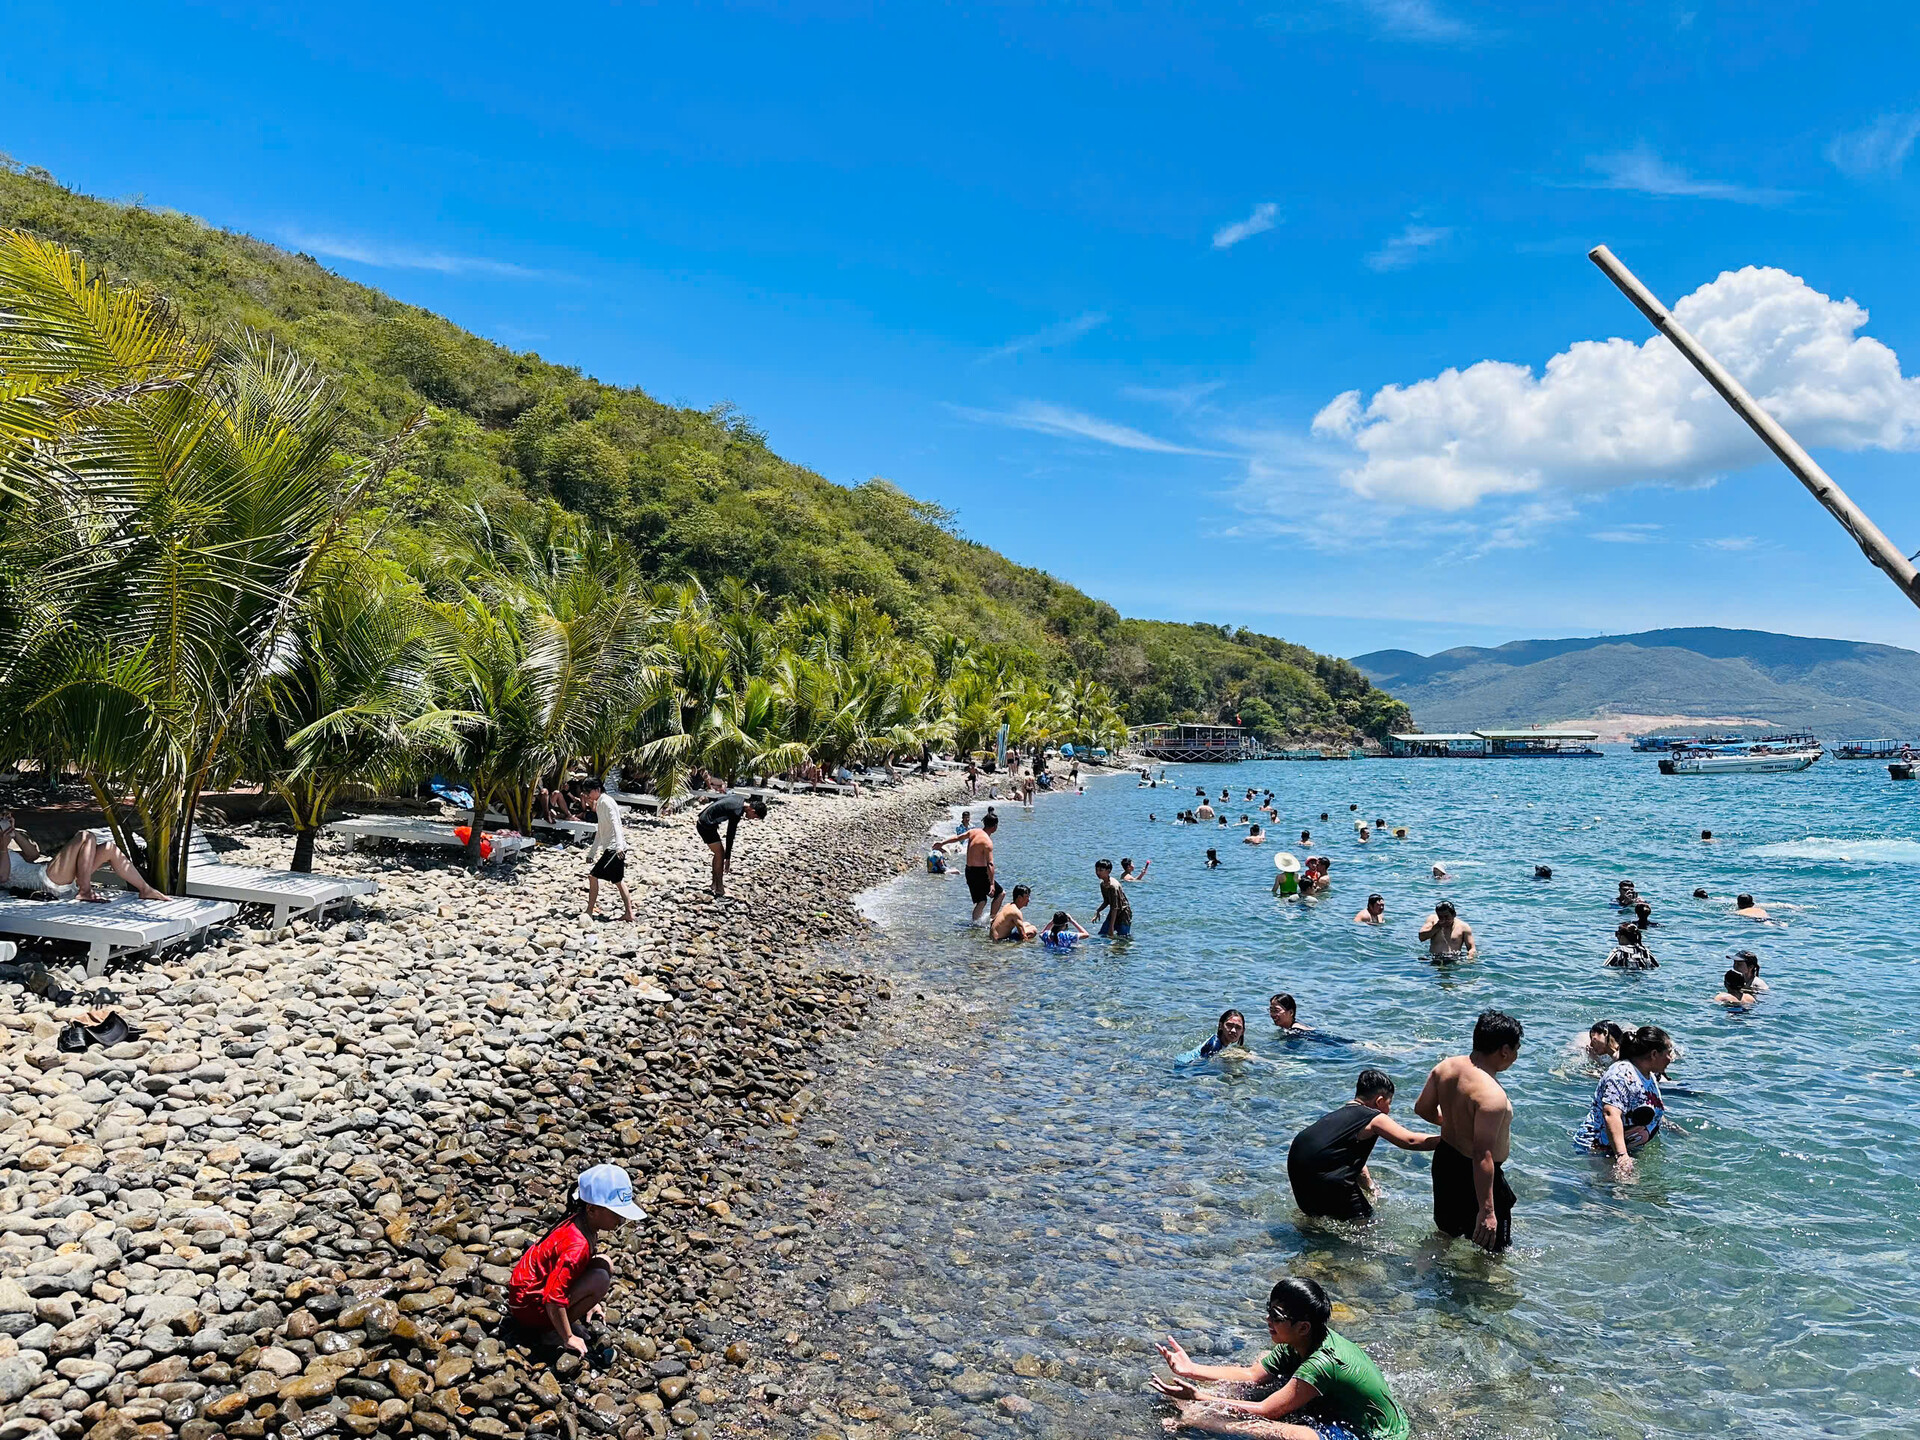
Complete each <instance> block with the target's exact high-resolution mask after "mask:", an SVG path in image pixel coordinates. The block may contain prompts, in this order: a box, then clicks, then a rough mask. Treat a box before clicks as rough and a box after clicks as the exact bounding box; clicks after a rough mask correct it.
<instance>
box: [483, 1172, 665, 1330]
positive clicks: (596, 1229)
mask: <svg viewBox="0 0 1920 1440" xmlns="http://www.w3.org/2000/svg"><path fill="white" fill-rule="evenodd" d="M646 1218H647V1213H646V1211H644V1210H642V1209H641V1208H640V1207H639V1206H638V1205H635V1204H634V1203H633V1182H632V1181H631V1180H629V1179H628V1178H627V1172H626V1171H625V1170H622V1169H621V1168H620V1167H619V1166H618V1165H596V1166H594V1167H593V1168H592V1169H591V1170H589V1171H587V1172H586V1173H585V1174H583V1175H582V1176H581V1177H580V1183H579V1185H578V1186H577V1187H576V1188H575V1190H574V1198H573V1201H572V1203H570V1204H569V1205H568V1206H567V1213H566V1214H565V1215H564V1216H562V1217H561V1219H560V1223H559V1224H558V1225H556V1226H554V1227H553V1229H551V1230H549V1231H548V1232H547V1233H546V1234H545V1235H544V1236H542V1237H541V1238H540V1239H539V1240H536V1241H535V1242H534V1243H533V1244H532V1245H531V1246H530V1247H528V1249H527V1253H526V1254H524V1255H522V1256H521V1257H520V1259H519V1260H518V1262H516V1263H515V1265H514V1267H513V1276H512V1278H511V1279H509V1280H508V1281H507V1315H508V1317H509V1318H510V1319H511V1320H512V1321H513V1323H514V1325H515V1326H517V1327H518V1328H519V1329H520V1330H521V1331H522V1332H523V1333H524V1334H526V1335H527V1336H528V1337H529V1338H530V1339H533V1340H534V1341H535V1342H536V1343H539V1342H543V1341H544V1342H545V1343H547V1344H559V1345H564V1346H565V1347H567V1348H568V1349H570V1350H573V1351H575V1352H577V1353H578V1354H581V1355H585V1354H586V1353H587V1342H586V1338H585V1337H584V1336H582V1335H579V1334H577V1333H575V1331H574V1328H573V1327H574V1326H575V1325H576V1324H585V1323H587V1322H588V1321H593V1320H600V1319H604V1318H605V1315H606V1308H605V1305H604V1303H603V1302H604V1301H605V1300H606V1298H607V1291H608V1290H609V1289H611V1288H612V1286H613V1270H612V1267H610V1266H609V1265H608V1264H607V1262H606V1261H605V1260H604V1259H602V1258H601V1257H600V1256H598V1255H596V1254H595V1253H594V1241H595V1240H596V1239H597V1238H598V1237H599V1236H600V1235H602V1234H611V1233H612V1232H613V1231H615V1230H618V1229H619V1228H620V1227H621V1226H622V1225H624V1224H626V1223H627V1221H629V1220H644V1219H646Z"/></svg>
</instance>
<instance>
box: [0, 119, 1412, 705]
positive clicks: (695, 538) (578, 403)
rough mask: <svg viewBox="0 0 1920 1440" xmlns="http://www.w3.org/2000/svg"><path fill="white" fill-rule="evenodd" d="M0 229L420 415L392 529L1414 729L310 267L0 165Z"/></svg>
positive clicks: (1212, 638) (879, 484)
mask: <svg viewBox="0 0 1920 1440" xmlns="http://www.w3.org/2000/svg"><path fill="white" fill-rule="evenodd" d="M0 161H4V157H0ZM0 226H4V227H12V228H20V229H25V230H30V231H33V232H35V233H37V234H39V235H42V236H44V237H46V238H48V239H52V240H56V241H59V242H60V243H61V244H64V245H68V246H70V247H72V248H73V249H75V250H77V251H79V252H80V253H81V254H82V255H84V256H85V257H86V258H87V259H88V261H89V262H90V263H92V264H94V265H96V266H97V267H99V268H100V269H102V270H104V271H105V272H106V273H108V274H109V275H111V276H114V277H116V278H120V279H126V280H132V281H135V282H137V283H139V284H141V285H143V286H146V287H149V288H150V289H152V290H154V291H157V292H158V293H160V294H162V295H164V296H166V297H167V298H168V299H169V300H170V301H171V302H172V303H173V304H175V305H176V306H178V307H179V309H180V310H181V311H182V312H183V313H185V314H186V315H188V316H189V317H191V318H192V319H194V320H195V321H197V322H200V323H203V324H205V325H208V326H210V327H216V328H225V327H230V326H240V325H244V326H248V327H251V328H252V329H254V330H257V331H260V332H263V333H265V334H268V335H271V336H273V337H274V338H275V339H277V340H282V341H285V342H286V343H287V344H288V345H290V346H292V347H293V348H295V349H297V350H298V351H299V352H300V353H301V354H303V355H304V356H306V357H307V358H308V359H310V360H313V361H316V362H318V363H319V364H320V365H321V366H323V367H324V368H325V369H327V370H328V371H330V372H331V373H332V374H333V375H335V376H336V377H337V378H338V381H339V384H340V386H341V389H342V392H343V395H344V398H345V402H346V404H347V407H348V409H349V410H350V412H351V414H352V416H353V417H354V420H355V422H356V424H358V425H359V426H360V427H361V430H362V432H363V434H364V435H365V436H366V438H367V439H368V440H371V439H373V438H374V437H376V436H380V435H385V434H389V433H391V432H392V431H393V430H394V429H395V428H396V427H397V426H398V425H400V424H401V423H402V422H403V421H405V420H406V419H407V418H408V417H410V416H412V415H414V414H416V413H418V412H420V411H421V410H423V409H424V410H426V411H427V412H428V413H429V414H430V416H431V417H432V419H433V421H434V423H433V425H432V426H431V428H430V429H429V431H428V433H427V436H426V438H425V440H424V442H423V444H422V446H421V448H420V451H419V453H418V454H417V455H416V456H415V457H414V463H413V465H412V468H411V469H409V470H407V471H405V472H403V473H400V474H398V475H397V476H396V477H395V479H394V482H393V484H392V486H391V488H390V490H389V492H388V493H387V494H386V495H385V496H383V497H382V503H383V504H384V505H385V506H386V507H387V509H388V510H389V511H390V512H391V513H392V514H393V515H394V516H395V518H397V519H399V520H401V521H404V522H405V523H408V524H412V525H417V526H427V527H430V526H432V525H433V524H434V523H435V521H436V519H437V518H439V517H444V516H445V515H447V514H449V513H450V512H451V510H452V509H454V508H455V507H465V506H472V505H475V504H479V505H487V506H502V505H526V504H530V503H541V502H545V503H558V504H560V505H562V506H565V507H567V508H568V509H571V510H574V511H577V512H580V513H582V514H584V515H586V516H588V517H590V518H591V519H593V520H594V521H596V522H598V523H600V524H602V525H604V526H606V527H608V528H610V529H612V530H615V531H617V532H619V533H620V534H621V535H623V536H625V537H626V538H627V539H628V540H629V541H631V542H632V543H633V544H634V545H635V546H637V547H638V548H639V550H640V552H641V554H642V555H643V557H644V558H645V560H646V562H647V564H648V566H649V567H650V568H651V569H652V570H653V572H654V573H655V574H657V576H658V577H659V578H661V579H675V578H679V577H681V576H687V575H690V576H693V577H695V578H697V579H699V580H701V581H703V582H706V583H712V582H715V581H717V580H719V579H720V578H722V577H726V576H733V577H737V578H739V579H742V580H745V581H748V582H750V583H753V584H755V585H758V586H760V587H762V588H763V589H765V590H767V591H768V592H770V593H772V594H774V595H779V596H786V595H800V596H811V595H819V594H824V593H827V592H831V591H834V590H848V591H853V592H856V593H859V594H864V595H869V596H872V597H873V599H874V601H875V603H876V604H878V605H879V606H880V607H881V608H882V609H884V610H885V611H887V612H888V613H889V614H891V615H893V616H894V617H895V619H896V620H898V621H899V622H900V623H901V624H902V625H903V626H904V627H905V628H907V629H908V630H909V631H910V632H913V633H929V632H933V631H941V630H944V631H951V632H952V633H954V634H957V635H961V636H965V637H966V638H968V639H969V640H972V641H975V642H984V643H987V644H991V645H995V646H1000V647H1004V648H1006V649H1008V650H1010V651H1012V652H1014V653H1015V654H1017V655H1019V656H1022V657H1024V659H1025V660H1026V663H1027V664H1028V665H1029V666H1030V668H1032V669H1033V670H1035V671H1037V672H1040V673H1042V674H1044V675H1046V676H1048V677H1051V678H1065V677H1067V676H1069V675H1072V674H1076V673H1078V674H1090V675H1093V676H1094V677H1096V678H1098V679H1100V680H1102V681H1104V682H1105V683H1106V684H1107V685H1108V686H1109V687H1110V688H1111V689H1112V690H1113V691H1114V693H1115V696H1116V698H1117V699H1118V700H1119V701H1120V703H1121V705H1122V708H1123V711H1124V713H1125V714H1126V716H1127V718H1128V719H1129V720H1130V721H1131V722H1133V723H1136V724H1138V723H1144V722H1148V721H1158V720H1169V719H1205V720H1228V721H1231V720H1232V719H1233V717H1234V716H1235V715H1238V716H1240V717H1241V718H1242V720H1244V722H1245V723H1247V724H1248V725H1250V726H1252V727H1253V728H1254V729H1256V730H1258V731H1260V732H1261V733H1263V734H1265V735H1268V736H1272V737H1276V738H1280V737H1287V736H1304V735H1328V736H1341V735H1347V734H1350V733H1352V732H1353V731H1355V730H1359V731H1365V732H1367V733H1371V734H1376V735H1378V734H1381V733H1384V732H1385V731H1386V730H1389V729H1392V728H1394V727H1395V726H1399V725H1404V724H1405V723H1406V711H1405V709H1404V707H1401V706H1399V705H1397V703H1396V702H1394V701H1393V700H1392V699H1391V697H1389V696H1387V695H1385V694H1383V693H1382V692H1380V691H1378V690H1375V689H1374V688H1373V687H1372V686H1371V684H1370V683H1369V682H1368V680H1367V679H1366V677H1365V676H1364V675H1362V674H1361V673H1360V671H1359V670H1357V669H1356V668H1355V667H1354V666H1352V665H1350V664H1348V663H1347V662H1346V661H1345V660H1339V659H1335V658H1333V657H1330V656H1325V655H1319V654H1316V653H1314V652H1313V651H1310V650H1308V649H1306V648H1305V647H1303V646H1298V645H1291V644H1288V643H1287V642H1285V641H1283V640H1278V639H1275V638H1273V637H1271V636H1265V635H1258V634H1255V633H1253V632H1251V631H1245V630H1239V631H1229V630H1227V629H1225V628H1223V627H1219V626H1211V625H1172V624H1166V623H1163V622H1157V621H1142V620H1127V619H1124V618H1122V617H1121V615H1120V614H1119V612H1117V611H1116V610H1115V609H1114V608H1113V607H1112V606H1110V605H1107V604H1104V603H1103V602H1101V601H1098V600H1095V599H1093V598H1092V597H1091V596H1088V595H1085V594H1083V593H1082V592H1080V591H1078V590H1076V589H1074V588H1073V587H1072V586H1070V585H1065V584H1062V583H1061V582H1060V581H1058V580H1055V579H1054V578H1053V577H1051V576H1049V575H1047V574H1044V573H1043V572H1041V571H1039V570H1035V569H1031V568H1029V567H1026V566H1022V565H1016V564H1014V563H1013V562H1012V561H1010V560H1008V559H1007V558H1006V557H1005V556H1003V555H1001V554H999V553H998V552H996V551H993V550H990V549H988V548H987V547H986V546H984V545H979V544H976V543H974V542H972V541H970V540H968V539H966V538H965V537H964V536H962V535H960V534H959V533H957V531H956V529H955V527H954V524H953V520H952V517H951V516H950V515H949V514H947V513H946V512H944V511H942V510H941V509H940V508H939V507H937V506H934V505H929V504H927V503H925V502H923V501H919V500H915V499H913V498H912V497H911V496H908V495H906V494H904V493H903V492H902V491H900V490H899V489H898V488H896V487H895V486H893V485H891V484H889V483H888V482H886V481H885V480H879V479H875V480H870V481H868V482H867V483H866V484H864V485H857V486H852V487H848V486H842V485H836V484H834V483H832V482H831V481H828V480H826V479H825V478H823V477H822V476H820V475H817V474H815V473H814V472H813V471H811V470H808V469H806V468H805V467H804V466H800V465H796V464H793V463H792V462H790V461H787V460H783V459H781V458H780V457H779V456H778V455H776V454H774V453H773V451H772V450H770V449H769V448H768V447H767V444H766V440H765V437H764V436H762V435H761V434H760V433H759V432H758V431H757V430H755V428H754V427H753V425H752V423H751V422H750V421H749V420H748V419H747V418H746V417H745V416H743V415H741V414H739V413H737V412H734V411H730V410H725V409H714V410H705V411H703V410H690V409H682V408H678V407H675V406H671V405H664V404H662V403H661V402H659V401H657V400H655V399H653V398H652V397H651V396H649V395H647V394H645V393H643V392H642V391H640V390H638V389H630V388H620V387H616V386H611V385H603V384H601V383H600V382H598V381H596V380H594V379H592V378H590V377H588V376H585V375H582V374H581V373H580V372H579V371H578V370H577V369H573V368H570V367H567V366H563V365H555V364H551V363H549V362H547V361H545V360H542V359H541V358H540V357H539V356H537V355H532V354H516V353H514V352H513V351H510V350H507V349H505V348H504V347H502V346H499V345H495V344H493V343H491V342H489V341H486V340H483V339H481V338H480V337H478V336H476V335H472V334H470V333H468V332H467V331H464V330H462V329H460V328H459V327H458V326H456V325H453V324H452V323H450V322H449V321H446V320H444V319H442V318H440V317H439V316H437V315H433V314H431V313H429V312H427V311H424V310H421V309H418V308H416V307H414V306H410V305H405V304H402V303H401V302H399V301H397V300H394V299H392V298H391V297H389V296H387V295H383V294H382V293H380V292H379V291H377V290H373V289H370V288H368V287H367V286H364V285H359V284H355V283H354V282H352V281H349V280H346V279H343V278H342V277H340V276H338V275H335V274H333V273H332V272H331V271H329V270H327V269H325V268H324V267H322V266H321V265H320V264H319V263H318V262H317V261H315V260H314V259H313V258H312V257H311V256H307V255H298V254H291V253H289V252H287V251H285V250H281V249H278V248H276V247H275V246H272V245H268V244H265V243H263V242H261V241H259V240H255V239H253V238H252V237H250V236H246V235H239V234H234V233H232V232H230V231H224V230H218V229H214V228H213V227H211V226H209V225H207V224H205V223H203V222H201V221H199V220H196V219H194V218H193V217H191V216H187V215H182V214H179V213H177V212H174V211H168V210H161V209H148V208H145V207H144V206H141V205H123V204H118V203H113V202H108V201H102V200H97V199H94V198H91V197H88V196H83V195H79V194H76V193H74V192H73V191H70V190H67V189H64V188H62V187H61V186H60V185H58V184H57V183H56V182H55V181H54V180H53V178H52V177H51V176H49V175H47V174H46V173H45V172H44V171H38V170H32V169H24V170H23V169H21V168H19V167H17V166H14V165H12V164H11V163H10V162H7V163H5V164H0Z"/></svg>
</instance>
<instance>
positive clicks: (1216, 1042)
mask: <svg viewBox="0 0 1920 1440" xmlns="http://www.w3.org/2000/svg"><path fill="white" fill-rule="evenodd" d="M1246 1044H1247V1017H1246V1016H1245V1015H1242V1014H1241V1013H1240V1012H1239V1011H1238V1010H1226V1011H1223V1012H1221V1015H1220V1020H1219V1023H1218V1024H1216V1025H1215V1026H1214V1029H1213V1034H1212V1036H1211V1037H1210V1038H1208V1039H1206V1040H1203V1041H1201V1042H1200V1043H1199V1044H1198V1045H1196V1046H1194V1047H1193V1049H1191V1050H1188V1051H1186V1052H1185V1053H1184V1054H1182V1055H1181V1056H1180V1058H1179V1059H1178V1060H1176V1061H1174V1062H1173V1063H1174V1064H1176V1065H1195V1064H1198V1063H1199V1062H1200V1061H1202V1060H1211V1059H1213V1057H1214V1056H1216V1055H1218V1054H1219V1053H1220V1052H1221V1051H1222V1050H1228V1049H1240V1050H1244V1049H1246Z"/></svg>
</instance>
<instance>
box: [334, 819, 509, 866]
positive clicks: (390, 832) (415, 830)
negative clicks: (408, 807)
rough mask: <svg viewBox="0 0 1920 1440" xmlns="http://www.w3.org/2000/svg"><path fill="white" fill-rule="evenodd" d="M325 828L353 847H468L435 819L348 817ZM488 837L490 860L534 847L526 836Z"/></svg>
mask: <svg viewBox="0 0 1920 1440" xmlns="http://www.w3.org/2000/svg"><path fill="white" fill-rule="evenodd" d="M325 829H326V833H327V834H329V835H344V836H345V837H347V839H348V841H349V842H351V843H354V844H358V843H359V842H360V841H362V840H394V841H398V842H399V843H400V844H402V845H434V846H440V847H444V848H448V849H454V850H464V849H466V848H467V844H466V841H464V840H462V839H461V838H460V837H459V836H458V835H456V834H454V833H453V826H451V825H444V824H442V823H440V822H439V821H437V820H424V819H421V820H416V819H413V818H411V817H409V816H405V815H349V816H347V817H346V818H345V819H343V820H335V821H333V822H332V823H331V824H329V825H327V826H326V827H325ZM487 838H488V839H489V840H491V841H492V842H493V858H494V859H496V860H498V859H502V858H503V857H505V856H508V855H513V854H517V853H518V852H520V851H522V850H526V849H530V848H531V847H532V845H533V841H532V840H531V839H530V838H529V837H527V836H525V835H507V834H503V833H495V832H489V833H488V835H487Z"/></svg>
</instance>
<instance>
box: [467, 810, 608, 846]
mask: <svg viewBox="0 0 1920 1440" xmlns="http://www.w3.org/2000/svg"><path fill="white" fill-rule="evenodd" d="M512 823H513V822H512V821H511V820H510V819H508V818H507V817H506V816H505V815H502V814H501V813H500V812H499V811H497V810H490V811H488V812H487V824H489V825H511V824H512ZM533 828H534V829H536V830H551V831H553V832H554V833H555V834H556V835H571V836H573V837H574V838H575V839H576V840H587V841H591V840H592V839H593V837H594V836H596V835H598V834H599V833H600V827H599V826H598V825H596V824H594V823H593V821H591V820H542V819H539V818H538V817H535V819H534V822H533ZM487 833H488V834H489V835H491V834H492V833H493V832H492V831H491V830H489V831H488V832H487Z"/></svg>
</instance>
